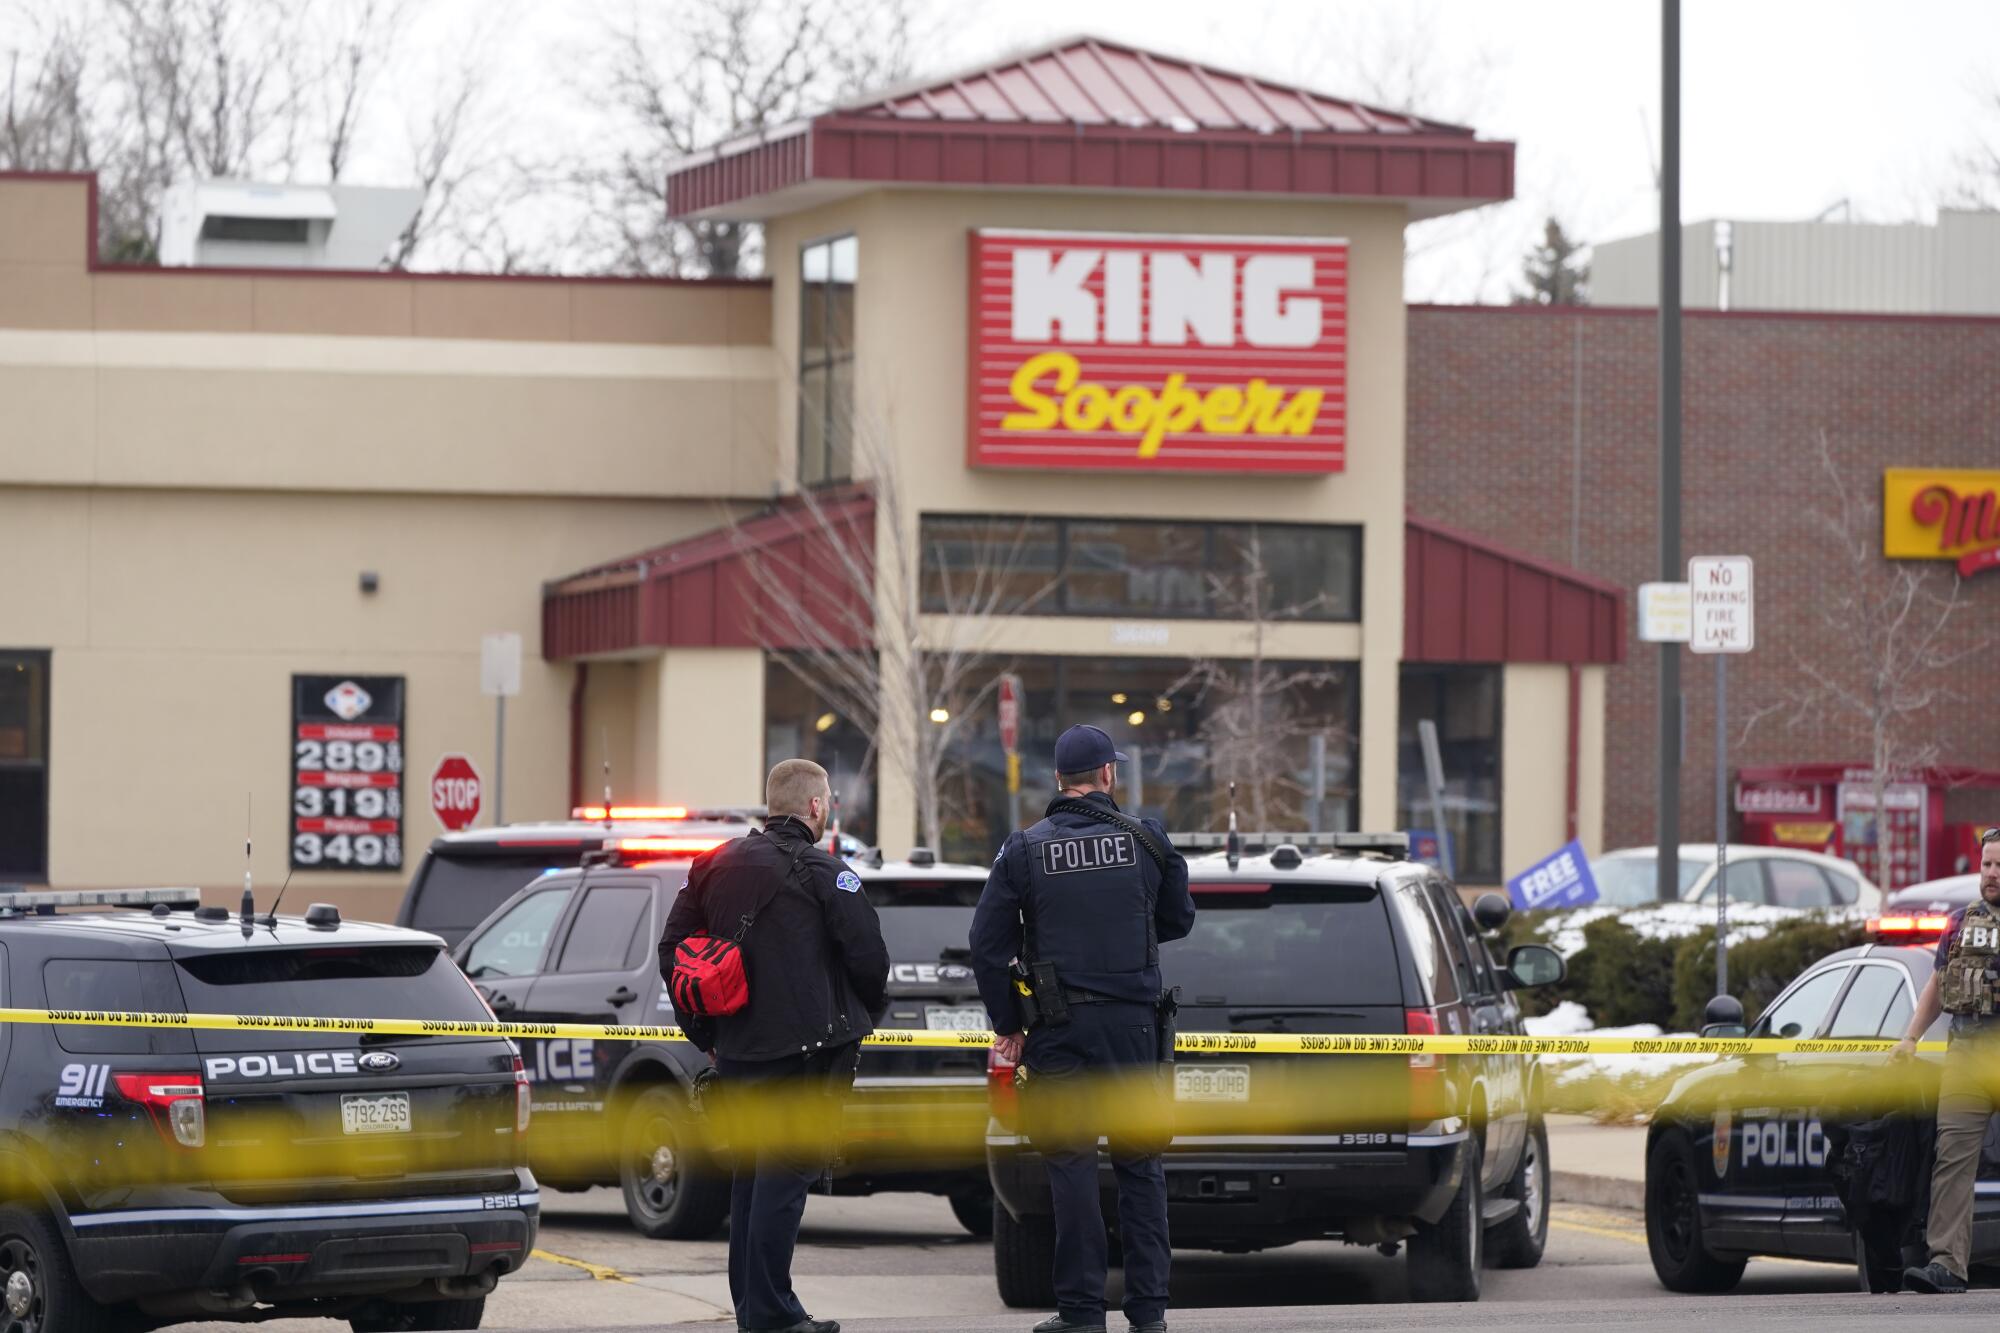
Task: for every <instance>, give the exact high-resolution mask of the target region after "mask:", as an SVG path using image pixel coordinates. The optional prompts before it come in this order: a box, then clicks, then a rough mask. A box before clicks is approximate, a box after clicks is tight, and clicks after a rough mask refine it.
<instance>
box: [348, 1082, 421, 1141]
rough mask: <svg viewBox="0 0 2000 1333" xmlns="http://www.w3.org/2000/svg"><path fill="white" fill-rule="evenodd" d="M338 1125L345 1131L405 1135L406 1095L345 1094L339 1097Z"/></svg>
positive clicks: (389, 1093)
mask: <svg viewBox="0 0 2000 1333" xmlns="http://www.w3.org/2000/svg"><path fill="white" fill-rule="evenodd" d="M340 1128H341V1130H342V1131H343V1132H345V1133H348V1134H407V1133H409V1132H410V1094H409V1093H407V1092H383V1093H373V1094H370V1093H347V1094H345V1095H344V1096H342V1097H341V1099H340Z"/></svg>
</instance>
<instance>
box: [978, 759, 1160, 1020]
mask: <svg viewBox="0 0 2000 1333" xmlns="http://www.w3.org/2000/svg"><path fill="white" fill-rule="evenodd" d="M1083 799H1084V800H1086V801H1089V802H1091V803H1092V804H1095V805H1101V806H1103V807H1104V808H1105V809H1107V810H1116V809H1117V808H1118V803H1117V802H1116V801H1114V800H1112V799H1111V797H1110V795H1109V794H1107V793H1105V792H1101V791H1094V792H1091V793H1090V794H1089V795H1087V796H1085V797H1084V798H1083ZM1047 818H1048V820H1049V822H1050V823H1052V824H1054V825H1055V826H1056V827H1057V828H1058V829H1062V830H1064V831H1066V832H1067V831H1077V832H1081V831H1084V830H1087V829H1103V828H1105V827H1106V825H1104V824H1101V823H1098V822H1097V821H1095V820H1092V819H1089V818H1086V817H1085V816H1083V815H1076V814H1070V813H1069V812H1067V811H1055V812H1051V813H1050V814H1049V815H1048V816H1047ZM1139 822H1140V823H1142V824H1144V825H1145V826H1146V827H1147V828H1148V829H1150V830H1152V833H1153V836H1154V837H1155V838H1157V839H1158V840H1159V842H1160V845H1161V846H1163V847H1166V848H1167V849H1168V851H1167V873H1166V875H1165V876H1164V877H1162V876H1161V875H1160V873H1159V871H1158V870H1157V869H1156V868H1155V867H1154V865H1153V863H1152V861H1151V860H1150V859H1148V858H1147V857H1146V856H1145V855H1144V854H1143V853H1141V854H1140V857H1139V861H1140V865H1141V867H1142V869H1143V872H1144V873H1145V875H1146V876H1147V878H1148V880H1149V881H1152V880H1158V884H1157V886H1156V890H1155V892H1156V894H1157V896H1156V897H1155V899H1154V904H1153V929H1154V932H1155V937H1156V938H1157V939H1158V940H1159V942H1160V943H1162V944H1165V943H1166V942H1167V941H1169V940H1178V939H1183V938H1185V937H1186V935H1187V933H1188V932H1189V931H1191V930H1193V929H1194V897H1193V895H1192V894H1190V893H1189V892H1188V866H1187V859H1186V858H1185V857H1183V856H1182V855H1181V854H1180V853H1179V852H1177V851H1174V850H1173V849H1172V845H1171V843H1170V841H1169V840H1168V838H1167V831H1166V829H1165V828H1163V827H1161V825H1160V821H1159V820H1157V819H1142V820H1140V821H1139ZM1031 874H1032V872H1031V871H1030V868H1029V865H1028V841H1027V838H1026V837H1025V836H1024V835H1022V834H1020V833H1010V834H1008V835H1007V841H1006V842H1005V843H1004V844H1002V846H1001V848H1000V855H998V856H996V857H994V858H993V869H992V871H991V872H989V873H988V875H987V877H986V888H985V889H984V890H983V891H981V893H980V895H979V906H978V907H977V908H975V909H974V910H973V913H972V937H971V940H970V943H971V945H972V971H973V974H974V976H976V977H977V978H978V982H979V997H980V999H982V1000H984V1001H985V1002H986V1013H987V1015H988V1016H989V1017H990V1018H991V1019H992V1020H993V1030H994V1031H995V1032H1003V1033H1011V1032H1017V1031H1019V1030H1020V1027H1021V1015H1020V1011H1019V1010H1018V1009H1017V1008H1016V1007H1015V1005H1014V992H1013V984H1012V982H1011V981H1010V979H1009V977H1008V973H1007V965H1008V964H1009V963H1010V962H1011V961H1012V960H1013V959H1014V957H1015V956H1016V955H1018V954H1020V953H1021V951H1022V949H1023V947H1024V940H1023V926H1022V919H1021V913H1022V907H1023V904H1024V903H1025V901H1026V897H1027V892H1028V884H1029V880H1030V878H1031ZM1063 981H1064V983H1065V984H1066V985H1074V986H1076V987H1078V988H1080V989H1083V990H1092V991H1097V992H1099V993H1101V994H1106V995H1112V996H1115V997H1116V998H1118V999H1121V1000H1133V1001H1140V1002H1144V1003H1147V1004H1150V1003H1152V1002H1153V1000H1154V999H1155V998H1157V997H1158V995H1159V993H1160V971H1159V968H1157V967H1152V968H1148V969H1147V970H1146V972H1145V973H1144V974H1142V975H1140V976H1138V977H1120V978H1110V977H1098V976H1089V975H1086V976H1080V977H1064V978H1063Z"/></svg>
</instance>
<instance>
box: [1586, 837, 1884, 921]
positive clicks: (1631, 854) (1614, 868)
mask: <svg viewBox="0 0 2000 1333" xmlns="http://www.w3.org/2000/svg"><path fill="white" fill-rule="evenodd" d="M1656 859H1657V858H1656V856H1655V849H1654V848H1651V847H1625V848H1620V849H1619V850H1618V851H1615V852H1606V853H1605V854H1604V855H1603V856H1600V857H1598V858H1597V859H1596V860H1595V861H1592V862H1591V863H1590V873H1591V877H1592V878H1593V879H1595V880H1596V881H1597V893H1598V901H1599V902H1601V903H1605V904H1608V905H1610V906H1613V907H1650V906H1652V905H1653V904H1654V903H1656V902H1657V901H1658V900H1659V899H1658V894H1657V893H1656V891H1655V889H1654V883H1655V881H1654V874H1655V871H1654V863H1655V860H1656ZM1678 868H1679V872H1680V891H1681V901H1682V902H1691V903H1711V904H1712V903H1714V901H1715V887H1716V874H1715V844H1714V843H1712V842H1709V843H1700V842H1687V843H1682V844H1681V847H1680V858H1679V866H1678ZM1728 875H1729V901H1730V902H1732V903H1755V904H1759V905H1763V906H1769V907H1792V908H1800V909H1804V908H1813V907H1863V908H1866V909H1868V910H1869V911H1871V912H1872V911H1875V910H1877V909H1878V908H1880V907H1881V905H1882V890H1880V889H1879V888H1877V887H1876V886H1875V885H1874V884H1872V883H1870V882H1869V879H1868V877H1867V876H1866V875H1864V874H1862V873H1861V868H1860V867H1859V866H1857V865H1855V864H1854V862H1852V861H1848V860H1843V859H1842V858H1840V857H1838V856H1824V855H1822V854H1820V853H1819V852H1808V851H1802V850H1800V849H1799V848H1796V847H1751V846H1740V845H1738V844H1735V843H1731V844H1730V846H1729V870H1728Z"/></svg>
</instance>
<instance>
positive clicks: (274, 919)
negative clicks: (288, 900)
mask: <svg viewBox="0 0 2000 1333" xmlns="http://www.w3.org/2000/svg"><path fill="white" fill-rule="evenodd" d="M292 869H294V870H295V869H297V867H296V866H294V867H292ZM291 887H292V871H291V870H287V871H285V882H284V883H282V884H280V885H279V886H278V896H277V897H275V898H273V899H272V900H271V910H270V911H268V912H266V913H264V924H265V925H267V926H276V925H277V924H278V904H279V903H281V902H283V901H285V890H286V889H289V888H291Z"/></svg>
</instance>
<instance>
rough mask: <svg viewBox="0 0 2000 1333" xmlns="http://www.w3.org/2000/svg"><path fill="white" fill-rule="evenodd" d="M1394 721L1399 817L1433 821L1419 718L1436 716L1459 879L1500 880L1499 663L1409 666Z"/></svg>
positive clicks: (1415, 823) (1405, 822)
mask: <svg viewBox="0 0 2000 1333" xmlns="http://www.w3.org/2000/svg"><path fill="white" fill-rule="evenodd" d="M1400 699H1401V703H1400V709H1399V716H1398V718H1397V724H1396V821H1397V826H1398V827H1400V828H1406V829H1410V828H1417V829H1428V828H1431V827H1432V825H1433V824H1434V823H1435V819H1434V817H1433V815H1432V813H1431V804H1430V794H1429V790H1428V788H1427V787H1426V785H1425V780H1424V757H1423V749H1422V746H1421V743H1420V742H1419V741H1418V739H1417V723H1418V722H1419V721H1421V720H1422V719H1424V718H1429V719H1431V720H1432V721H1433V722H1435V723H1436V724H1437V729H1438V750H1439V752H1440V757H1441V758H1442V759H1443V761H1444V818H1445V827H1446V829H1447V831H1448V833H1449V835H1450V838H1451V848H1452V856H1453V860H1454V865H1453V869H1454V870H1456V871H1457V875H1458V879H1459V882H1461V883H1475V884H1476V883H1486V884H1495V883H1498V882H1499V880H1500V800H1501V795H1502V793H1501V791H1500V668H1499V667H1497V666H1405V667H1404V668H1403V670H1402V677H1401V688H1400Z"/></svg>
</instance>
